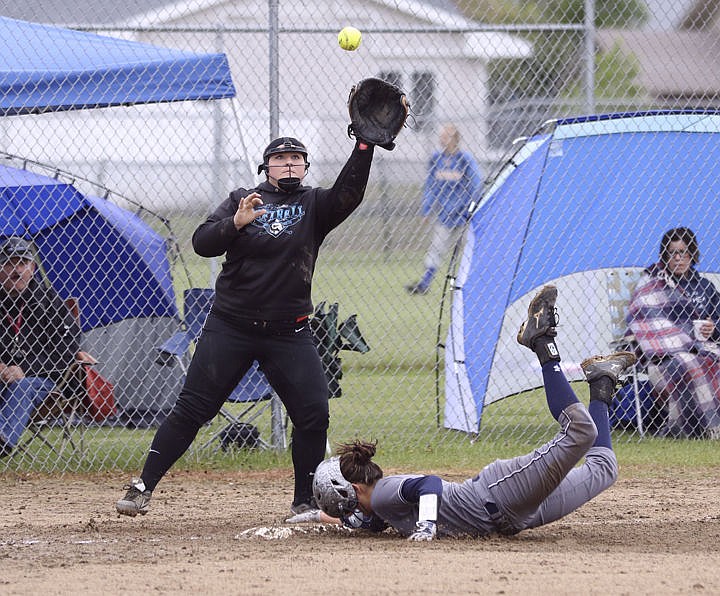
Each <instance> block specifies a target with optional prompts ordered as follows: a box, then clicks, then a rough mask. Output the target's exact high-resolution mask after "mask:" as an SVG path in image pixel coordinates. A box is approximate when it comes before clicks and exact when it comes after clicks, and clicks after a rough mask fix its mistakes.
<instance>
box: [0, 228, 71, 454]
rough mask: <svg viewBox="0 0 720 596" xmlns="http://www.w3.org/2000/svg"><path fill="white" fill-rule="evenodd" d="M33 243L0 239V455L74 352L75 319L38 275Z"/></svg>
mask: <svg viewBox="0 0 720 596" xmlns="http://www.w3.org/2000/svg"><path fill="white" fill-rule="evenodd" d="M36 269H37V264H36V261H35V255H34V252H33V247H32V245H31V244H30V242H28V241H27V240H25V239H24V238H20V237H18V236H11V237H9V238H6V239H5V240H3V241H1V243H0V316H1V317H2V322H0V457H2V456H5V455H8V454H10V453H11V452H12V450H13V449H14V447H15V446H16V445H17V443H18V441H19V440H20V436H21V435H22V433H23V431H24V430H25V428H26V427H27V424H28V421H29V420H30V417H31V415H32V413H33V411H34V410H35V409H36V408H37V407H38V406H39V405H40V404H42V403H43V401H44V400H45V398H46V397H47V395H48V393H49V392H50V391H51V390H52V389H53V388H54V387H55V384H56V383H57V381H58V380H59V379H60V377H61V376H62V374H63V373H64V371H65V370H66V369H67V368H68V366H70V364H72V362H73V360H74V358H75V355H76V354H77V351H78V344H79V335H80V330H79V328H78V324H77V322H76V320H75V318H74V317H73V316H72V314H70V312H69V311H68V309H67V307H66V306H65V304H64V303H63V301H62V300H61V299H60V297H59V296H58V295H57V294H56V293H55V291H54V290H53V289H52V288H51V287H49V286H48V285H46V284H44V283H41V282H40V281H39V280H38V279H37V277H36V275H35V274H36Z"/></svg>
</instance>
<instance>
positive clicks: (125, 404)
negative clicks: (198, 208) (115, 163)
mask: <svg viewBox="0 0 720 596" xmlns="http://www.w3.org/2000/svg"><path fill="white" fill-rule="evenodd" d="M15 235H17V236H24V237H25V238H29V239H32V241H33V242H34V244H35V247H36V250H37V255H38V261H39V264H40V267H41V270H42V273H43V275H44V277H45V278H46V279H47V281H48V282H49V283H50V284H51V285H52V286H53V288H54V289H55V290H56V291H57V292H58V294H59V295H60V296H61V297H62V298H70V297H73V298H78V299H79V305H80V324H81V328H82V331H83V348H84V349H86V350H88V351H90V352H91V353H92V354H93V355H94V356H95V357H96V358H98V359H99V360H100V363H99V365H98V366H99V368H100V369H101V371H102V372H103V374H105V375H107V376H108V377H109V378H110V379H111V380H112V381H113V382H114V384H115V387H116V396H115V397H116V400H117V405H118V407H119V409H120V412H121V414H126V415H127V417H128V418H131V417H132V415H134V414H136V413H138V412H140V413H141V414H142V417H148V418H151V419H152V418H155V417H157V416H158V415H161V414H163V413H165V412H166V411H167V410H168V409H169V407H170V406H171V402H172V400H173V399H174V396H175V394H176V392H177V390H178V384H179V375H178V374H177V371H172V370H168V369H167V367H160V366H158V365H157V364H155V363H154V353H153V349H152V346H154V345H155V344H156V343H157V342H158V341H160V340H162V339H164V338H166V337H167V336H168V335H171V334H172V333H173V332H175V331H177V329H178V328H179V317H178V309H177V304H176V301H175V291H174V289H173V281H172V277H171V273H170V262H169V260H168V250H167V244H166V241H165V239H164V238H163V237H162V236H160V235H159V234H158V233H157V232H155V231H154V230H153V229H152V228H151V227H150V226H149V225H148V224H147V223H145V222H144V221H143V220H142V219H141V218H140V217H138V216H137V215H135V214H134V213H131V212H129V211H127V210H125V209H123V208H121V207H118V206H117V205H115V204H113V203H110V202H109V201H107V200H105V199H100V198H97V197H93V196H88V195H84V194H82V193H81V192H80V191H79V190H78V189H77V188H75V187H74V186H72V185H70V184H68V183H65V182H62V181H60V180H57V179H55V178H49V177H47V176H43V175H41V174H38V173H34V172H31V171H28V170H24V169H16V168H11V167H8V166H2V165H0V236H2V237H7V236H15Z"/></svg>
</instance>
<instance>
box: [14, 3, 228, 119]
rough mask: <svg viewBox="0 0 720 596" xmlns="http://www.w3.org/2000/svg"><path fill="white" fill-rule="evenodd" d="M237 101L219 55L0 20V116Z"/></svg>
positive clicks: (223, 57)
mask: <svg viewBox="0 0 720 596" xmlns="http://www.w3.org/2000/svg"><path fill="white" fill-rule="evenodd" d="M234 96H235V88H234V86H233V82H232V78H231V75H230V68H229V65H228V62H227V58H226V57H225V55H224V54H197V53H194V52H186V51H181V50H175V49H167V48H161V47H156V46H152V45H149V44H144V43H138V42H135V41H129V40H125V39H118V38H114V37H107V36H102V35H95V34H92V33H84V32H80V31H74V30H69V29H62V28H59V27H53V26H50V25H41V24H37V23H27V22H25V21H18V20H14V19H8V18H5V17H0V115H5V116H7V115H13V114H31V113H41V112H53V111H60V110H79V109H88V108H100V107H108V106H119V105H130V104H139V103H154V102H170V101H183V100H193V99H220V98H226V97H234Z"/></svg>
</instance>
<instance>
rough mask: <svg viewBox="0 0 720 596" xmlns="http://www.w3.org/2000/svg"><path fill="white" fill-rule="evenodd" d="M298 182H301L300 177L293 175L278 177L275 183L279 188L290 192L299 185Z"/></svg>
mask: <svg viewBox="0 0 720 596" xmlns="http://www.w3.org/2000/svg"><path fill="white" fill-rule="evenodd" d="M300 182H302V181H301V180H300V178H295V177H294V176H293V177H288V178H278V181H277V184H278V188H279V189H280V190H283V191H285V192H292V191H294V190H296V189H297V188H298V187H299V186H300Z"/></svg>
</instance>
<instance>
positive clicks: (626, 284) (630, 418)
mask: <svg viewBox="0 0 720 596" xmlns="http://www.w3.org/2000/svg"><path fill="white" fill-rule="evenodd" d="M642 273H643V270H642V269H612V270H609V271H608V272H607V277H606V284H607V296H608V303H609V307H610V329H611V336H612V340H611V341H610V344H609V345H610V348H611V349H612V350H613V351H619V350H624V351H628V352H633V353H635V354H637V355H638V361H637V362H636V363H635V364H634V365H633V366H632V367H631V368H630V369H628V372H627V378H628V379H629V380H630V384H629V385H628V386H626V387H623V388H622V389H620V390H619V391H618V393H617V396H616V398H615V401H614V403H613V407H612V411H611V413H610V419H611V422H613V423H615V424H622V423H628V422H631V423H634V425H635V427H636V428H637V430H638V432H639V433H640V436H644V434H645V423H644V418H645V416H644V414H645V413H646V412H647V410H648V408H649V407H651V406H652V401H653V399H652V397H651V395H650V390H649V380H648V375H647V366H646V363H645V361H644V359H643V358H642V354H641V352H640V347H639V346H638V344H637V342H636V341H635V337H634V336H633V335H632V333H630V331H629V330H628V325H627V315H628V307H629V306H630V298H631V297H632V295H633V292H634V291H635V287H636V286H637V284H638V281H639V280H640V278H641V277H642Z"/></svg>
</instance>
